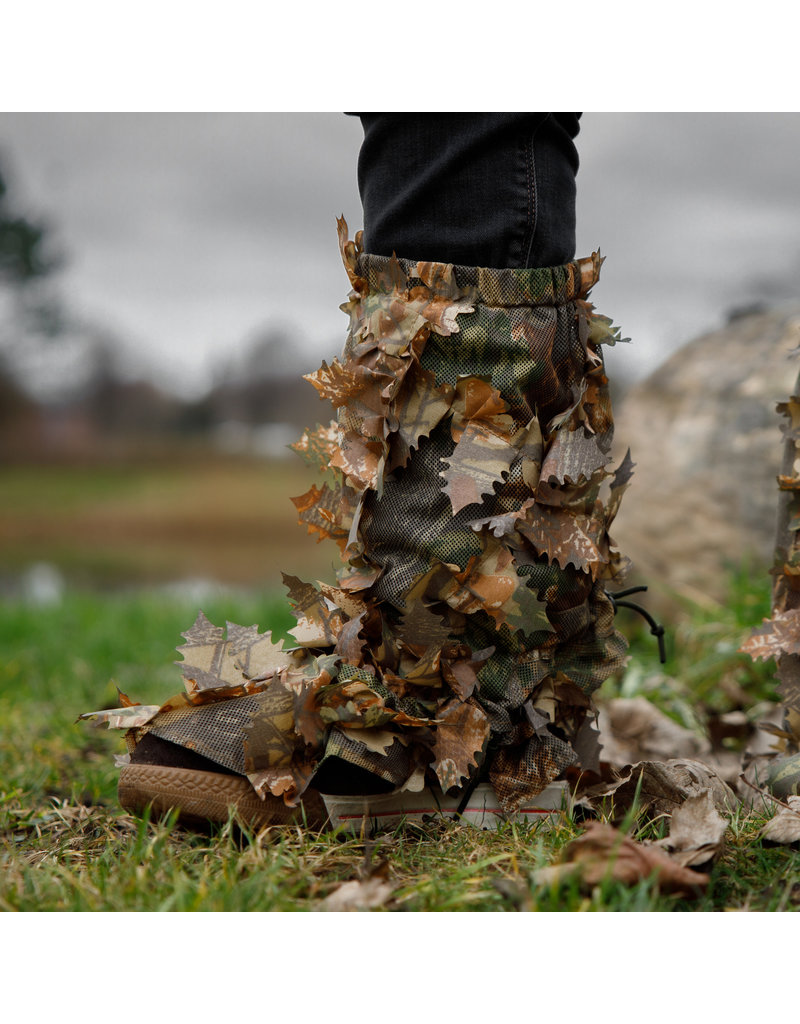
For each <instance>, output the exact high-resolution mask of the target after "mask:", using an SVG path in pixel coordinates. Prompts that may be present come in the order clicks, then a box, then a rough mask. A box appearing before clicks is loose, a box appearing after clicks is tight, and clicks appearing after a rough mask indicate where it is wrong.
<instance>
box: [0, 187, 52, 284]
mask: <svg viewBox="0 0 800 1024" xmlns="http://www.w3.org/2000/svg"><path fill="white" fill-rule="evenodd" d="M46 242H47V228H46V227H45V225H44V224H42V223H39V224H36V223H34V222H32V221H30V220H28V219H27V218H25V217H20V216H18V215H17V214H16V213H15V211H14V210H13V208H12V207H11V203H10V201H9V198H8V186H7V185H6V181H5V178H4V176H3V171H2V168H0V279H1V280H3V281H5V282H7V283H10V284H12V285H21V284H26V283H27V282H29V281H33V280H35V279H37V278H41V277H45V276H47V275H48V274H50V273H51V272H52V271H53V270H54V269H55V267H56V265H57V264H56V261H55V260H53V259H52V258H48V256H47V255H46V254H45V252H44V249H45V245H46Z"/></svg>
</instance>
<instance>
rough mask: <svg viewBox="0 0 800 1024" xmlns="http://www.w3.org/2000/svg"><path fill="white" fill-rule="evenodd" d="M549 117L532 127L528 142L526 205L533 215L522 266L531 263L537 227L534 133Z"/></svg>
mask: <svg viewBox="0 0 800 1024" xmlns="http://www.w3.org/2000/svg"><path fill="white" fill-rule="evenodd" d="M549 119H550V114H548V115H547V116H546V117H545V118H544V119H543V120H542V121H541V122H539V124H537V125H536V127H535V128H534V129H533V132H532V133H531V139H530V143H529V152H530V171H529V185H528V188H529V190H530V194H531V201H530V203H529V205H528V208H529V209H530V208H531V207H532V208H533V215H532V216H531V218H530V224H531V229H530V236H529V240H528V248H527V250H526V252H525V262H524V263H523V266H524V267H530V264H531V252H532V251H533V243H534V242H535V241H536V228H537V227H538V223H537V220H538V218H537V212H538V211H537V202H536V200H537V198H538V197H537V189H536V133H537V132H538V131H539V129H540V128H541V127H542V125H544V124H546V122H547V121H548V120H549Z"/></svg>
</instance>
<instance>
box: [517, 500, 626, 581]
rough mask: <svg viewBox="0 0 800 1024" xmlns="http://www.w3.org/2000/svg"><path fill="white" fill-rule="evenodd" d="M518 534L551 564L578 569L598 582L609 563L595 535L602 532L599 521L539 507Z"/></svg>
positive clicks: (533, 510)
mask: <svg viewBox="0 0 800 1024" xmlns="http://www.w3.org/2000/svg"><path fill="white" fill-rule="evenodd" d="M517 530H518V532H519V533H521V534H522V535H523V537H525V539H526V540H527V541H529V542H530V544H532V545H533V547H534V548H535V549H536V551H537V552H538V553H539V554H541V555H544V556H545V557H546V558H547V560H548V561H549V562H552V563H555V564H556V565H559V566H560V567H561V568H562V569H566V567H567V566H568V565H574V566H575V568H576V569H580V571H581V572H586V573H590V574H591V575H592V577H593V578H596V577H597V575H598V573H599V570H600V567H601V565H603V564H604V563H606V562H607V561H608V559H607V558H606V557H605V556H603V555H602V554H601V553H600V550H599V549H598V547H597V544H596V543H595V540H594V539H593V537H592V535H593V534H596V533H597V532H598V524H597V523H596V522H595V520H593V519H591V518H590V517H588V516H585V515H576V514H572V513H570V512H569V510H567V509H549V508H546V507H544V506H542V505H536V506H534V507H533V508H531V509H529V510H528V513H527V515H526V518H525V520H520V521H519V522H518V523H517Z"/></svg>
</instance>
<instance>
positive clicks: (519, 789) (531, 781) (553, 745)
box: [489, 701, 577, 814]
mask: <svg viewBox="0 0 800 1024" xmlns="http://www.w3.org/2000/svg"><path fill="white" fill-rule="evenodd" d="M538 704H539V702H538V701H537V706H538ZM526 734H527V736H528V737H529V738H528V739H527V740H526V741H525V742H523V743H521V744H518V745H514V746H503V747H500V749H499V750H497V752H496V753H495V755H494V757H493V758H492V761H491V764H490V765H489V779H490V781H491V783H492V786H493V787H494V791H495V793H496V794H497V799H498V800H499V802H500V806H501V807H502V808H503V810H504V811H505V812H506V814H514V813H516V812H517V811H518V810H519V809H520V808H521V807H523V806H524V805H525V803H526V802H527V801H528V800H530V799H532V798H533V797H535V796H538V795H539V793H541V792H542V791H543V790H544V789H546V788H547V786H549V785H550V783H551V782H553V780H554V779H557V778H558V777H559V775H561V773H562V772H563V771H565V770H566V769H567V768H569V767H570V765H572V764H574V763H575V760H576V757H577V755H576V754H575V751H574V750H573V749H572V747H571V746H570V745H569V744H568V743H565V742H564V741H563V740H561V739H559V738H558V736H554V735H553V734H552V733H550V732H545V733H544V734H543V735H540V736H537V735H534V730H533V728H532V727H531V726H530V725H529V726H528V728H527V730H526Z"/></svg>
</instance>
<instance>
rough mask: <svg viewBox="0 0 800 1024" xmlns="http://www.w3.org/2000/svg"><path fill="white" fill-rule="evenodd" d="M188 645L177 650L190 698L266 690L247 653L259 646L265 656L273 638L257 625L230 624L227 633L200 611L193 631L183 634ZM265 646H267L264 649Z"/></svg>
mask: <svg viewBox="0 0 800 1024" xmlns="http://www.w3.org/2000/svg"><path fill="white" fill-rule="evenodd" d="M181 635H182V636H183V637H185V639H186V641H187V642H186V643H185V644H183V645H181V646H180V647H178V648H177V650H178V653H179V654H181V655H182V656H183V661H181V662H178V665H179V666H180V669H181V672H182V674H183V677H184V683H185V686H186V689H187V692H188V693H189V694H190V695H200V694H202V693H204V692H208V695H209V696H210V695H211V694H217V693H225V694H227V695H228V696H234V695H240V694H244V693H253V692H256V691H257V690H259V689H263V687H261V686H260V685H258V684H257V682H256V680H255V679H253V676H255V675H258V674H259V673H258V672H256V671H253V672H251V669H250V662H249V657H248V651H249V650H250V648H253V647H256V648H258V649H259V650H260V651H261V653H262V654H263V653H265V651H266V650H268V649H269V645H271V639H270V635H269V634H268V633H267V634H260V633H259V632H258V627H257V626H255V625H254V626H237V625H236V624H235V623H231V622H229V623H228V638H227V639H225V630H224V629H223V628H222V627H220V626H214V625H213V624H212V623H211V622H209V621H208V619H207V618H206V617H205V615H204V614H203V613H202V612H200V614H199V615H198V616H197V620H196V621H195V623H194V625H193V626H192V628H191V629H189V630H188V631H187V632H185V633H182V634H181ZM265 645H266V646H265Z"/></svg>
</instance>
